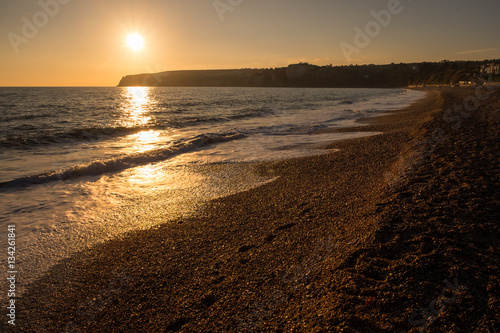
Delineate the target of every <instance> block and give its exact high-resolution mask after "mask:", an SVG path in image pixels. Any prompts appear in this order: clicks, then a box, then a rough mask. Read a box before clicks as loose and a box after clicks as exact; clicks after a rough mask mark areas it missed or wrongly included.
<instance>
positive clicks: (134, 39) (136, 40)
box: [127, 33, 144, 51]
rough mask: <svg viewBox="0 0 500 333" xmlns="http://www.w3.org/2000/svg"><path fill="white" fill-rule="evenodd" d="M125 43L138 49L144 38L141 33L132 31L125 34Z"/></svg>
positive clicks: (140, 47) (142, 44)
mask: <svg viewBox="0 0 500 333" xmlns="http://www.w3.org/2000/svg"><path fill="white" fill-rule="evenodd" d="M127 45H128V47H129V48H131V49H132V50H134V51H139V50H140V49H142V47H143V46H144V38H142V36H141V35H139V34H136V33H133V34H129V35H128V36H127Z"/></svg>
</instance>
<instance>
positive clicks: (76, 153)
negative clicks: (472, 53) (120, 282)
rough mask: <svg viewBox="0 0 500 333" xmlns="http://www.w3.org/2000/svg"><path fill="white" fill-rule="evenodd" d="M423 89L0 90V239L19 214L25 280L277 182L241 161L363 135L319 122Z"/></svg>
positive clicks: (389, 105)
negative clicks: (79, 254)
mask: <svg viewBox="0 0 500 333" xmlns="http://www.w3.org/2000/svg"><path fill="white" fill-rule="evenodd" d="M421 97H423V93H421V92H415V91H407V90H401V89H297V88H295V89H293V88H142V87H137V88H136V87H133V88H0V147H1V150H0V200H1V206H0V237H1V242H2V243H1V245H3V242H5V240H6V233H7V225H8V224H15V225H16V229H17V239H18V253H19V256H18V258H19V265H18V266H19V269H20V270H21V271H22V272H24V275H25V277H26V280H25V281H30V280H32V279H34V278H35V277H37V276H39V274H41V273H43V271H44V270H46V269H47V268H48V267H50V266H51V265H53V264H54V263H56V262H57V260H58V259H60V258H64V257H66V256H68V255H70V254H71V253H73V252H74V251H77V250H82V249H85V248H87V247H90V246H92V245H93V244H95V243H96V242H99V241H103V240H107V239H110V238H113V237H116V236H118V235H121V234H123V233H124V232H126V231H129V230H134V229H143V228H149V227H151V226H154V225H157V224H159V223H162V222H165V221H168V220H170V219H173V218H176V217H179V216H185V215H186V214H189V213H192V212H194V211H196V209H199V208H200V207H201V206H202V204H203V202H206V201H207V200H209V199H211V198H216V197H220V196H224V195H228V194H231V193H235V192H238V191H243V190H246V189H249V188H252V187H255V186H258V185H260V184H262V183H264V182H267V181H271V180H270V179H264V178H262V177H259V176H257V175H255V174H254V173H252V172H251V169H250V168H249V167H248V163H235V162H254V161H265V160H275V159H284V158H292V157H299V156H307V155H311V154H320V153H323V152H325V150H324V149H321V148H322V146H324V145H325V144H326V143H328V142H331V141H333V140H338V139H343V138H349V137H355V136H359V135H367V134H366V133H364V134H359V133H352V134H350V133H343V134H338V133H337V134H313V132H314V131H315V130H318V129H324V128H336V127H345V126H350V125H353V123H354V121H355V120H356V119H359V118H360V117H364V116H367V115H376V114H378V113H380V112H382V111H387V110H392V109H397V108H401V107H403V106H406V105H408V104H410V103H412V102H413V101H415V100H417V99H419V98H421ZM222 162H223V164H221V163H222ZM214 165H219V166H220V165H223V166H224V167H223V168H220V167H213V166H214ZM2 248H3V247H2ZM2 260H3V259H2ZM2 263H4V261H2Z"/></svg>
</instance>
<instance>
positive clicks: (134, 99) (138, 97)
mask: <svg viewBox="0 0 500 333" xmlns="http://www.w3.org/2000/svg"><path fill="white" fill-rule="evenodd" d="M122 96H123V106H122V109H123V110H124V111H125V114H124V117H125V119H123V121H122V123H121V126H124V127H132V126H144V125H146V124H147V123H149V122H150V120H151V117H150V116H148V115H147V111H148V109H149V107H150V106H151V105H152V104H153V99H152V97H151V91H150V88H148V87H126V88H124V89H123V91H122Z"/></svg>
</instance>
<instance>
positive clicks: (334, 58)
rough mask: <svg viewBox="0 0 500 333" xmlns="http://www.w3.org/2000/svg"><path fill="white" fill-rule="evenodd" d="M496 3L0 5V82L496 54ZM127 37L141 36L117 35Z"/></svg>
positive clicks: (229, 0)
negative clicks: (133, 38) (136, 39)
mask: <svg viewBox="0 0 500 333" xmlns="http://www.w3.org/2000/svg"><path fill="white" fill-rule="evenodd" d="M499 10H500V3H498V2H497V1H493V0H481V1H476V2H474V3H472V2H471V1H466V0H462V1H451V0H445V1H441V2H439V3H435V2H432V1H430V0H421V1H412V0H401V1H398V0H377V1H368V0H363V1H357V2H356V3H353V2H348V1H343V0H341V1H327V0H315V1H305V0H304V1H299V0H295V1H285V0H275V1H267V2H266V1H264V0H215V1H214V0H191V1H189V2H188V1H184V2H176V1H159V0H149V1H140V2H139V1H132V0H128V1H117V0H110V1H107V2H97V1H81V0H72V1H70V0H40V1H26V2H2V3H0V13H1V14H0V15H1V18H2V19H1V21H0V29H1V31H2V34H3V36H4V37H3V38H2V39H1V42H0V45H1V49H0V55H1V57H2V60H3V61H2V62H1V63H0V69H1V72H2V76H1V77H0V86H3V87H9V86H23V87H37V86H53V87H56V86H74V87H84V86H93V87H98V86H105V87H109V86H115V85H117V84H118V82H119V80H120V78H121V77H122V76H125V75H129V74H139V73H147V72H161V71H171V70H199V69H237V68H275V67H286V66H288V65H289V64H293V63H298V62H309V63H312V64H315V65H320V66H322V65H328V64H332V65H334V66H337V65H340V66H341V65H350V64H353V65H355V64H359V65H363V64H389V63H393V62H394V63H412V62H424V61H426V62H437V61H441V60H445V59H446V60H450V61H457V60H464V61H470V60H477V61H481V60H484V59H499V58H500V45H499V42H498V38H497V36H496V33H497V32H498V31H500V21H498V20H497V18H496V16H497V14H496V13H498V11H499ZM132 33H135V34H137V35H138V36H139V37H140V38H141V40H140V41H135V42H134V41H132V44H131V43H130V42H128V43H127V36H129V39H130V35H131V34H132ZM139 37H138V38H139ZM134 43H135V45H134Z"/></svg>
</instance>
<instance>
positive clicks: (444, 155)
mask: <svg viewBox="0 0 500 333" xmlns="http://www.w3.org/2000/svg"><path fill="white" fill-rule="evenodd" d="M427 92H428V97H427V98H425V99H424V100H421V101H419V102H417V103H415V104H414V105H412V106H411V107H409V108H407V109H404V110H400V111H394V112H389V113H387V114H385V115H383V116H380V117H376V118H370V119H365V120H364V121H363V122H365V123H366V124H367V126H360V127H359V128H357V130H359V131H377V132H379V131H380V132H383V134H381V135H376V136H372V137H365V138H358V139H354V140H349V141H342V142H336V143H334V144H332V145H331V147H330V148H332V149H333V148H335V149H338V151H336V150H332V152H331V153H328V154H325V155H321V156H313V157H307V158H301V159H294V160H288V161H281V162H273V163H264V164H259V165H256V166H255V170H256V172H258V173H262V174H263V175H269V176H271V177H275V176H278V179H277V180H275V181H273V182H271V183H268V184H265V185H263V186H261V187H258V188H255V189H252V190H250V191H246V192H242V193H238V194H236V195H232V196H230V197H226V198H222V199H217V200H215V201H213V202H211V203H210V205H209V207H207V209H206V210H204V211H203V212H202V213H201V214H200V215H199V216H196V217H194V218H190V219H185V220H178V221H176V222H175V223H169V224H164V225H162V226H160V227H158V228H154V229H151V230H147V231H139V232H133V233H129V234H127V235H126V236H124V237H122V238H120V239H117V240H113V241H110V242H107V243H105V244H103V245H100V246H97V247H96V248H94V249H92V250H91V251H86V252H82V253H79V254H77V255H75V256H73V257H72V258H70V259H67V260H64V261H62V262H61V263H59V264H58V265H57V266H55V267H54V268H52V269H51V270H50V272H49V273H48V274H47V275H46V276H44V277H43V278H42V279H40V280H39V281H37V282H36V283H34V284H33V285H31V286H30V288H29V290H28V292H27V293H26V295H24V297H23V298H22V299H19V300H18V304H19V317H18V319H17V323H18V326H17V327H16V329H20V330H21V331H26V332H118V331H135V332H236V331H239V332H260V331H266V332H271V331H272V332H290V331H294V332H330V331H331V332H336V331H337V332H341V331H342V332H402V331H414V332H418V331H420V330H421V329H423V328H426V330H427V331H428V332H448V331H450V332H451V331H464V332H465V331H466V332H474V331H478V332H494V331H499V330H500V327H499V326H498V325H499V324H498V322H499V321H498V319H499V310H498V309H499V308H500V301H499V299H498V296H499V276H500V274H499V271H498V267H499V266H500V265H499V264H500V262H499V261H500V260H499V252H498V246H497V242H498V239H499V236H500V228H499V222H498V221H499V220H500V218H499V215H500V213H499V212H500V209H499V205H498V204H499V190H498V189H499V179H498V175H499V174H500V170H499V164H500V163H499V159H498V151H499V148H500V147H499V145H500V138H499V136H500V131H499V126H500V114H499V110H500V98H499V92H498V91H497V90H496V89H494V88H491V87H490V88H487V87H480V88H478V89H475V88H463V89H462V88H445V89H434V90H431V89H429V90H427ZM464 105H465V107H464ZM349 131H352V129H349Z"/></svg>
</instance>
